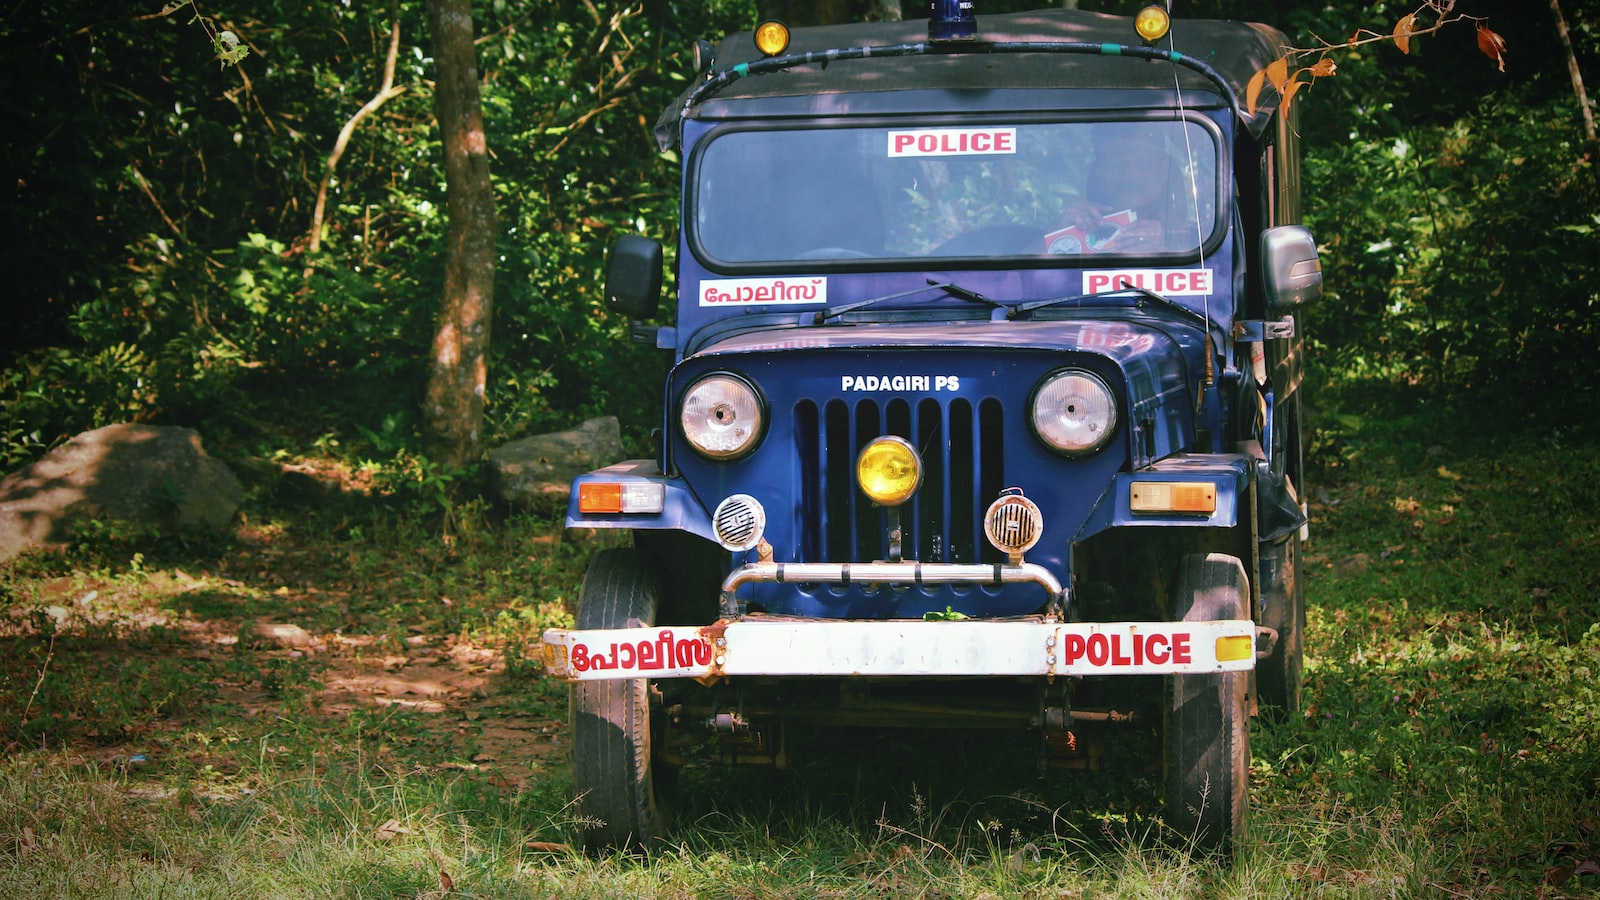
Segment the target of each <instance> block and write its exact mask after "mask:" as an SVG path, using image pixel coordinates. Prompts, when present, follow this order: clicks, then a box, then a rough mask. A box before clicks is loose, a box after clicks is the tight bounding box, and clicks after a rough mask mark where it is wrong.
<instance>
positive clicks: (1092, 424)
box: [1033, 369, 1117, 455]
mask: <svg viewBox="0 0 1600 900" xmlns="http://www.w3.org/2000/svg"><path fill="white" fill-rule="evenodd" d="M1116 429H1117V400H1116V398H1115V397H1114V396H1112V394H1111V389H1110V388H1109V387H1106V383H1105V382H1104V381H1101V380H1100V377H1099V376H1098V375H1095V374H1093V373H1091V372H1085V371H1084V370H1082V369H1064V370H1062V371H1060V372H1057V373H1055V374H1054V375H1051V376H1050V377H1049V378H1046V379H1045V380H1044V382H1043V383H1042V384H1040V385H1039V389H1038V390H1037V391H1035V392H1034V394H1033V431H1034V433H1035V434H1037V435H1039V439H1040V440H1042V441H1044V442H1045V443H1046V444H1047V445H1049V446H1050V447H1052V448H1054V449H1056V450H1059V451H1061V452H1062V453H1068V454H1072V455H1079V454H1084V453H1093V452H1094V451H1096V450H1099V449H1100V448H1101V447H1104V446H1105V445H1106V443H1107V442H1108V441H1110V440H1111V434H1112V432H1114V431H1116Z"/></svg>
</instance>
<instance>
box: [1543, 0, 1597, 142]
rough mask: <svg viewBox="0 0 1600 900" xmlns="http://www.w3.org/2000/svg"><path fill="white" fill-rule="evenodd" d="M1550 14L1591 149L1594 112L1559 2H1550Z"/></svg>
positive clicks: (1555, 0) (1584, 132)
mask: <svg viewBox="0 0 1600 900" xmlns="http://www.w3.org/2000/svg"><path fill="white" fill-rule="evenodd" d="M1550 12H1552V13H1554V14H1555V17H1556V33H1557V34H1559V35H1560V36H1561V49H1562V50H1564V51H1566V54H1567V72H1568V74H1570V75H1571V76H1572V93H1573V95H1574V96H1576V97H1577V98H1578V109H1579V110H1581V111H1582V112H1583V137H1584V140H1587V141H1588V142H1589V145H1590V146H1591V147H1593V146H1594V144H1595V131H1594V111H1593V110H1591V109H1590V108H1589V95H1588V93H1587V92H1585V91H1584V89H1583V73H1581V72H1579V71H1578V57H1577V56H1575V55H1574V54H1573V52H1572V38H1570V37H1568V36H1567V19H1566V17H1565V16H1563V15H1561V3H1560V0H1550Z"/></svg>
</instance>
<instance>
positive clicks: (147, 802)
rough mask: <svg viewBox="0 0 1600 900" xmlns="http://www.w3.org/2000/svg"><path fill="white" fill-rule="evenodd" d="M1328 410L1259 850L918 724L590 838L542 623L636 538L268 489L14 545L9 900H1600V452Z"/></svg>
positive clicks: (691, 793) (1, 822) (1362, 402)
mask: <svg viewBox="0 0 1600 900" xmlns="http://www.w3.org/2000/svg"><path fill="white" fill-rule="evenodd" d="M1319 406H1320V408H1321V410H1322V413H1321V417H1320V418H1319V419H1318V424H1317V431H1316V439H1315V441H1314V442H1313V443H1312V445H1311V447H1310V453H1309V460H1310V466H1311V468H1312V471H1313V473H1314V479H1313V483H1312V485H1311V486H1310V487H1309V489H1308V495H1309V498H1310V500H1311V503H1312V518H1313V523H1312V543H1311V547H1310V555H1309V558H1308V560H1307V582H1308V595H1309V597H1310V599H1311V608H1310V616H1309V618H1310V621H1309V633H1308V641H1307V647H1308V661H1307V686H1306V687H1307V691H1306V696H1307V704H1308V706H1307V709H1306V710H1305V713H1304V715H1302V716H1296V717H1292V718H1290V719H1288V720H1283V721H1275V720H1272V719H1270V718H1264V719H1262V720H1260V721H1258V722H1257V723H1256V726H1255V729H1254V735H1253V737H1254V744H1253V757H1254V760H1253V766H1252V775H1253V786H1252V794H1253V801H1254V808H1253V812H1252V817H1253V818H1252V823H1251V829H1252V830H1251V839H1250V841H1249V843H1248V845H1247V846H1246V847H1244V848H1243V850H1242V852H1241V853H1240V854H1238V856H1237V858H1236V859H1235V860H1233V861H1232V862H1231V863H1226V862H1223V861H1221V860H1217V859H1211V858H1206V857H1203V856H1199V855H1192V854H1190V853H1187V852H1185V847H1184V845H1183V841H1182V840H1181V839H1177V838H1174V837H1172V836H1171V835H1168V834H1166V833H1164V832H1163V831H1162V828H1161V825H1160V823H1159V814H1158V810H1159V795H1158V785H1157V784H1156V781H1157V779H1155V778H1153V777H1152V776H1151V775H1150V774H1149V773H1148V772H1147V771H1146V770H1144V769H1143V768H1140V767H1137V766H1122V767H1115V766H1114V767H1112V768H1111V769H1110V770H1109V771H1107V772H1105V773H1102V774H1100V775H1097V776H1090V777H1087V778H1085V777H1083V776H1081V775H1080V776H1072V775H1070V774H1063V775H1060V776H1053V777H1052V778H1050V779H1047V780H1041V779H1038V778H1036V777H1035V776H1034V775H1033V774H1032V772H1031V769H1030V768H1029V766H1028V764H1027V761H1026V760H1025V759H1022V760H1020V761H1018V760H1013V759H1012V757H1011V756H1010V755H1008V753H1007V747H1006V746H1004V745H999V746H997V745H995V744H994V743H992V740H991V741H990V742H986V741H985V740H983V739H981V738H980V739H978V740H973V741H953V740H950V739H949V736H947V735H925V734H918V733H893V734H887V735H871V736H869V739H868V740H856V739H851V740H846V741H843V742H842V743H843V744H845V745H846V746H847V747H848V748H849V749H850V751H851V752H842V751H840V750H839V749H838V747H837V745H838V744H839V743H841V742H840V741H839V739H838V737H837V736H831V735H812V736H810V738H809V743H803V744H802V746H807V747H810V749H811V750H812V751H813V752H811V753H806V754H803V755H801V756H800V757H798V758H797V765H796V766H795V768H794V770H792V771H790V772H785V773H774V772H767V771H764V770H704V771H695V772H691V773H688V774H687V775H686V779H685V781H686V784H685V787H686V790H685V791H684V792H683V795H684V796H683V801H682V803H683V805H682V808H681V809H680V817H679V822H680V825H679V827H678V828H677V829H676V831H675V832H674V835H673V838H674V844H673V846H672V848H671V849H670V850H669V851H668V852H666V853H664V854H662V855H661V856H660V857H658V858H655V859H652V860H650V861H641V860H633V859H624V858H607V859H589V858H586V857H584V856H582V855H581V854H577V853H574V852H572V851H571V850H569V849H567V848H568V847H569V846H570V844H571V843H572V842H573V840H574V836H575V824H576V823H575V821H574V813H573V810H572V808H571V805H570V803H569V797H568V790H569V787H568V783H567V780H566V774H565V773H566V764H565V757H564V745H563V743H562V742H563V740H564V735H565V716H566V713H565V689H564V688H563V687H562V686H560V685H555V684H551V683H549V682H547V681H545V680H544V679H542V678H541V677H540V675H539V670H538V666H537V663H536V662H535V661H534V660H533V659H532V658H531V657H530V650H529V642H531V641H535V640H536V638H537V635H538V633H539V632H540V631H541V630H542V629H543V628H544V627H546V626H547V625H550V624H553V623H557V622H562V621H565V620H566V612H565V606H566V602H567V600H568V599H569V598H570V597H571V595H572V593H573V592H574V590H575V588H576V585H577V583H578V581H579V580H580V578H581V575H582V569H583V566H584V563H585V560H586V559H587V556H588V554H589V553H590V552H592V550H593V549H595V548H596V547H598V546H604V545H606V544H607V543H608V542H611V541H614V540H615V539H616V537H615V536H614V535H604V534H600V535H590V534H565V533H563V532H562V531H561V529H559V528H558V527H557V526H556V523H554V522H553V521H551V520H549V519H547V518H539V517H526V516H513V517H509V518H506V517H499V516H496V515H493V514H491V513H490V511H488V510H486V509H485V508H483V507H482V506H481V504H464V505H462V506H457V507H454V508H452V509H451V511H450V516H449V518H448V520H447V522H446V523H445V525H441V524H440V523H441V519H440V517H439V515H438V514H437V513H432V514H429V515H419V509H421V508H422V507H424V506H426V504H419V503H407V502H405V501H403V500H402V501H392V502H391V501H376V500H375V501H366V502H351V503H349V504H335V505H334V506H332V507H330V508H324V509H322V510H319V511H307V510H303V509H291V508H278V507H274V506H273V505H272V504H270V503H269V502H267V501H266V500H264V499H256V500H253V501H252V502H251V503H250V504H248V505H247V507H246V513H247V521H246V524H245V525H244V526H243V527H242V528H241V529H240V531H239V534H238V536H237V537H235V538H233V539H231V540H226V541H215V542H211V543H208V544H203V545H193V544H190V545H185V544H181V543H177V542H172V541H161V540H158V539H153V538H151V536H149V535H139V534H127V533H121V532H118V531H116V530H115V529H99V530H97V531H96V532H95V533H92V534H87V535H85V537H84V539H83V540H82V541H81V542H80V543H79V544H78V545H77V546H75V547H74V548H73V550H71V551H70V552H69V553H68V554H66V555H65V556H49V555H38V556H28V557H23V558H20V559H18V560H14V561H13V562H11V563H9V564H6V565H5V566H4V567H0V609H3V615H0V741H4V742H5V744H6V745H7V751H6V752H5V754H4V755H3V756H0V895H3V896H17V897H57V896H74V897H80V896H81V897H143V896H149V897H154V896H161V897H189V896H194V897H227V896H240V897H275V896H293V897H322V896H328V897H407V898H410V897H445V896H463V897H465V896H493V897H524V896H525V897H538V898H545V897H552V896H554V897H597V898H598V897H608V898H609V897H723V898H745V897H773V898H786V897H862V898H869V897H871V898H877V897H901V896H916V897H997V898H998V897H1007V898H1009V897H1018V898H1079V897H1082V898H1088V897H1174V896H1185V897H1272V898H1277V897H1313V896H1314V897H1508V898H1520V897H1547V898H1558V897H1580V898H1594V897H1600V865H1597V864H1596V861H1597V860H1600V802H1597V801H1600V726H1597V723H1596V719H1595V716H1596V715H1600V678H1597V677H1596V676H1597V673H1600V624H1597V623H1600V606H1597V604H1596V602H1595V600H1596V593H1597V591H1596V586H1597V582H1600V552H1597V550H1600V526H1597V524H1596V523H1597V521H1600V455H1597V454H1596V452H1595V451H1596V449H1597V443H1600V442H1597V440H1596V435H1595V434H1593V433H1592V432H1590V431H1586V430H1584V429H1585V428H1586V427H1587V426H1585V425H1584V423H1577V424H1574V425H1567V426H1561V427H1556V428H1552V427H1551V426H1550V425H1549V424H1548V423H1531V422H1528V421H1524V420H1521V419H1518V418H1517V417H1514V416H1504V415H1500V416H1491V415H1488V414H1487V413H1486V412H1485V411H1473V414H1472V415H1466V414H1462V413H1461V412H1460V411H1457V410H1452V409H1448V408H1431V407H1429V406H1427V405H1422V404H1416V403H1414V402H1413V401H1412V399H1411V398H1408V397H1407V396H1405V395H1400V396H1395V395H1370V396H1369V395H1365V394H1363V393H1361V392H1360V391H1359V390H1357V389H1354V388H1344V389H1341V390H1340V391H1339V392H1337V393H1333V392H1329V394H1328V396H1327V397H1325V398H1322V402H1321V403H1320V404H1319ZM429 503H431V504H432V506H431V508H432V509H435V510H437V509H438V504H436V503H433V501H432V500H430V501H429ZM446 526H447V527H448V533H446V532H444V531H443V530H442V529H443V528H445V527H446ZM797 740H800V739H797ZM862 746H867V747H869V748H870V750H869V752H856V751H858V750H859V749H860V748H861V747H862Z"/></svg>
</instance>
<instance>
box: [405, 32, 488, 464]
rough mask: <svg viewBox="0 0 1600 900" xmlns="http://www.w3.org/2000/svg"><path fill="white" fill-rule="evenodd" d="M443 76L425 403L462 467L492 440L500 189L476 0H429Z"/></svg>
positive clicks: (431, 430)
mask: <svg viewBox="0 0 1600 900" xmlns="http://www.w3.org/2000/svg"><path fill="white" fill-rule="evenodd" d="M428 29H429V31H430V32H431V34H432V37H433V58H434V65H435V67H436V78H437V82H436V85H435V87H434V95H433V108H434V114H435V115H436V116H437V117H438V119H439V132H440V136H441V138H442V141H443V144H444V172H445V215H446V219H447V222H448V224H447V226H446V239H445V267H444V272H445V274H444V295H443V297H442V298H441V299H440V302H439V317H438V320H437V322H436V330H435V333H434V338H433V354H432V357H431V359H432V369H431V371H430V373H429V376H428V388H427V394H426V396H425V397H424V399H423V405H422V407H423V408H422V420H423V421H422V424H423V434H422V438H423V445H424V447H425V449H426V452H427V454H428V456H429V457H430V458H431V459H433V460H434V461H436V462H440V463H443V464H445V465H447V466H450V467H452V468H460V467H462V466H466V465H469V464H471V463H473V462H476V461H477V460H478V458H479V457H480V456H481V455H482V450H483V436H482V431H483V402H484V386H485V382H486V380H487V371H488V357H489V324H490V314H491V313H492V311H493V306H494V238H495V214H494V193H493V190H492V189H491V187H490V184H489V154H488V146H487V142H486V141H485V138H484V133H483V109H482V106H481V105H480V103H479V98H478V66H477V60H476V56H475V53H476V51H475V49H474V47H473V43H472V2H471V0H428Z"/></svg>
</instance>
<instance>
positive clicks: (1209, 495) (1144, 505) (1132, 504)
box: [1128, 481, 1217, 516]
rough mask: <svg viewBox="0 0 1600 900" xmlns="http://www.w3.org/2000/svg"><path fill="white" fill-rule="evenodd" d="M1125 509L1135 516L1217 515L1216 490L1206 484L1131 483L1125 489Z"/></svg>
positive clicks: (1177, 482) (1202, 482)
mask: <svg viewBox="0 0 1600 900" xmlns="http://www.w3.org/2000/svg"><path fill="white" fill-rule="evenodd" d="M1128 508H1129V509H1131V510H1133V511H1134V512H1136V513H1164V512H1179V513H1205V514H1206V515H1208V516H1209V515H1211V514H1212V513H1214V512H1216V511H1217V486H1216V485H1214V484H1212V483H1211V482H1209V481H1135V482H1134V483H1133V484H1132V485H1131V486H1130V487H1129V488H1128Z"/></svg>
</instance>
